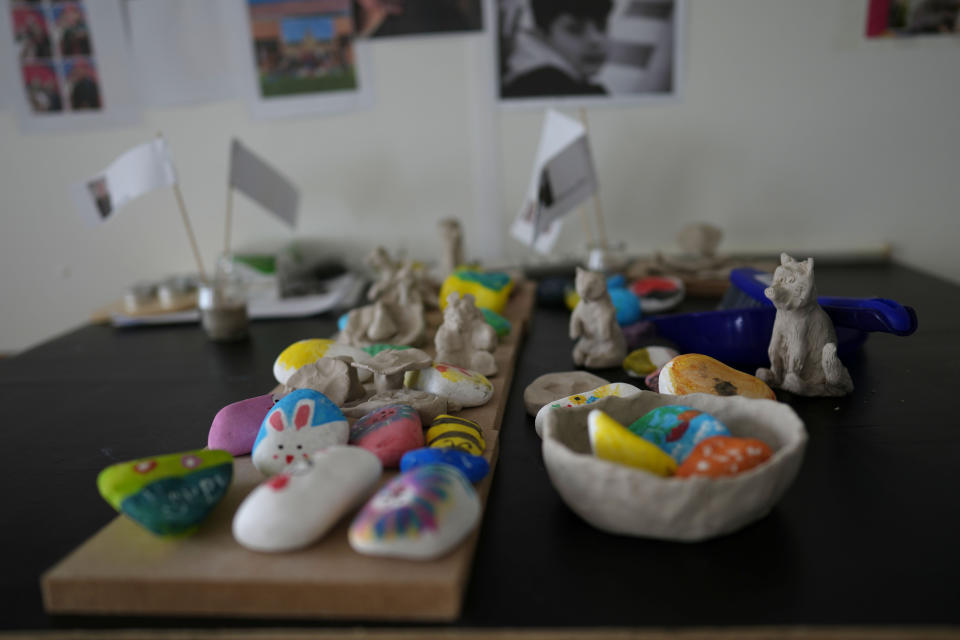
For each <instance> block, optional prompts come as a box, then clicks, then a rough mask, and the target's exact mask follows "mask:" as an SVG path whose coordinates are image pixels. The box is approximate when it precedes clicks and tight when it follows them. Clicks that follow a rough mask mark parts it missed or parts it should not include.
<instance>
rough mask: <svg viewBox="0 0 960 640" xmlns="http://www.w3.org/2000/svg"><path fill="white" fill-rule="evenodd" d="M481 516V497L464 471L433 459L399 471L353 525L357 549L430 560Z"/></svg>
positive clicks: (453, 543)
mask: <svg viewBox="0 0 960 640" xmlns="http://www.w3.org/2000/svg"><path fill="white" fill-rule="evenodd" d="M479 520H480V499H479V498H478V497H477V493H476V491H474V489H473V485H472V484H470V481H469V480H468V479H467V477H466V476H465V475H463V473H461V472H460V471H459V470H457V469H456V468H454V467H452V466H450V465H448V464H431V465H426V466H422V467H417V468H415V469H413V470H411V471H407V472H405V473H402V474H400V475H399V476H397V477H396V478H394V479H393V480H392V481H391V482H390V483H389V484H387V485H386V486H385V487H384V488H383V489H381V490H380V491H378V492H377V493H376V494H375V495H374V496H373V497H372V498H371V499H370V500H369V501H368V502H367V504H366V505H365V506H364V507H363V509H362V510H361V511H360V513H359V514H358V515H357V517H356V518H355V519H354V520H353V523H352V524H351V525H350V531H349V541H350V546H351V547H353V549H354V551H357V552H358V553H363V554H367V555H374V556H387V557H396V558H409V559H414V560H429V559H432V558H437V557H439V556H442V555H444V554H446V553H447V552H449V551H451V550H452V549H453V548H454V547H455V546H456V545H458V544H459V543H460V542H462V541H463V539H464V538H465V537H466V536H467V534H469V533H470V531H472V530H473V528H474V527H475V526H476V525H477V522H478V521H479Z"/></svg>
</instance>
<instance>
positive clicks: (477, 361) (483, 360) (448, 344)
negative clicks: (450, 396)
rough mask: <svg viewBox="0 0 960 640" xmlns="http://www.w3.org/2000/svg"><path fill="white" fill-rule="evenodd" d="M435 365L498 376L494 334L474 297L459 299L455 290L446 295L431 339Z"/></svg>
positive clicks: (468, 295)
mask: <svg viewBox="0 0 960 640" xmlns="http://www.w3.org/2000/svg"><path fill="white" fill-rule="evenodd" d="M434 345H435V346H436V347H437V358H436V360H437V362H444V363H446V364H452V365H455V366H458V367H464V368H466V369H472V370H473V371H476V372H478V373H482V374H483V375H485V376H492V375H494V374H496V373H497V363H496V362H495V361H494V359H493V353H492V352H493V351H494V350H495V349H496V348H497V332H496V330H495V329H494V328H493V327H491V326H490V325H489V324H487V321H486V320H484V318H483V313H482V312H481V311H480V310H479V309H478V308H477V305H476V303H475V302H474V299H473V296H472V295H470V294H469V293H468V294H465V295H464V296H463V297H462V298H461V297H460V294H459V293H457V292H456V291H454V292H452V293H450V294H449V295H447V306H446V309H444V311H443V324H442V325H440V328H439V329H437V335H436V337H435V338H434Z"/></svg>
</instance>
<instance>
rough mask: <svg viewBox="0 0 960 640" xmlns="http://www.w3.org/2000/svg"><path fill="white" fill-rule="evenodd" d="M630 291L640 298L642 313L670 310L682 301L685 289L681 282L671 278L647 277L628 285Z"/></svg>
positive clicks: (678, 279)
mask: <svg viewBox="0 0 960 640" xmlns="http://www.w3.org/2000/svg"><path fill="white" fill-rule="evenodd" d="M630 291H632V292H633V293H634V294H635V295H636V296H637V297H638V298H640V308H641V309H643V312H644V313H659V312H661V311H667V310H668V309H672V308H673V307H675V306H677V305H678V304H680V303H681V302H682V301H683V296H684V294H685V293H686V289H685V287H684V286H683V280H681V279H680V278H674V277H671V276H648V277H646V278H640V279H639V280H634V281H633V282H632V283H630Z"/></svg>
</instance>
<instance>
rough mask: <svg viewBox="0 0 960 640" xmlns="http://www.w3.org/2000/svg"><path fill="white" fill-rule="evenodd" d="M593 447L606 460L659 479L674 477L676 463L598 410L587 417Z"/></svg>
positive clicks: (654, 446)
mask: <svg viewBox="0 0 960 640" xmlns="http://www.w3.org/2000/svg"><path fill="white" fill-rule="evenodd" d="M587 426H588V429H589V431H590V446H591V447H592V448H593V454H594V455H595V456H597V457H598V458H602V459H603V460H609V461H610V462H616V463H619V464H624V465H627V466H628V467H636V468H637V469H643V470H644V471H649V472H650V473H655V474H657V475H658V476H672V475H673V474H674V472H675V471H676V470H677V463H676V461H675V460H674V459H673V458H671V457H670V456H669V455H668V454H667V453H666V452H665V451H663V450H662V449H660V447H658V446H657V445H655V444H653V443H652V442H649V441H647V440H644V439H643V438H641V437H640V436H638V435H634V434H633V433H631V431H630V430H629V429H627V428H626V427H625V426H623V425H622V424H620V423H619V422H617V421H616V420H614V419H613V418H611V417H610V416H608V415H607V414H606V413H604V412H603V411H600V410H599V409H594V410H593V411H591V412H590V415H589V416H588V417H587Z"/></svg>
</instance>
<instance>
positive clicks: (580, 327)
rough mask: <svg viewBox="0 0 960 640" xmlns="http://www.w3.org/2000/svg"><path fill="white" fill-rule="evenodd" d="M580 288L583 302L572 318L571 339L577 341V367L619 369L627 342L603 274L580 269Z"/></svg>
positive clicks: (578, 283) (578, 272) (578, 291)
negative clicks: (617, 367)
mask: <svg viewBox="0 0 960 640" xmlns="http://www.w3.org/2000/svg"><path fill="white" fill-rule="evenodd" d="M576 287H577V294H579V296H580V302H578V303H577V306H576V307H575V308H574V310H573V313H572V314H571V315H570V338H571V339H572V340H577V343H576V345H574V347H573V362H574V364H576V365H577V366H583V367H586V368H587V369H605V368H608V367H616V366H619V365H620V363H621V362H623V359H624V358H625V357H626V355H627V341H626V340H625V339H624V337H623V331H622V330H621V329H620V325H619V324H618V323H617V310H616V308H615V307H614V306H613V302H611V301H610V294H609V293H607V283H606V281H605V279H604V277H603V274H602V273H596V272H594V271H587V270H586V269H581V268H579V267H577V278H576Z"/></svg>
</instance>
